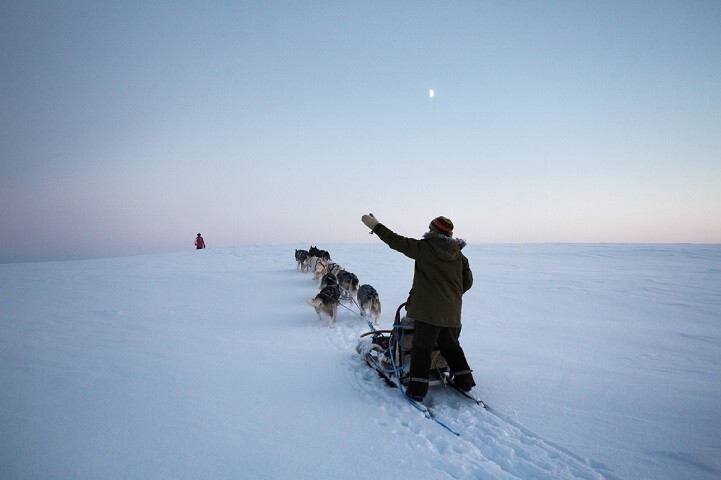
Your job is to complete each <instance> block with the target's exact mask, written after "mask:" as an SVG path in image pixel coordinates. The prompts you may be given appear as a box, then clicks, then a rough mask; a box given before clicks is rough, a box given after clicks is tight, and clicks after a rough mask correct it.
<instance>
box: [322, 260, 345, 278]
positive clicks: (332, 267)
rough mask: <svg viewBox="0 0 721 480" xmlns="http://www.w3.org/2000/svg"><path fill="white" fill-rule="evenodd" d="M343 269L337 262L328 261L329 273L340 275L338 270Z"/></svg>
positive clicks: (327, 269) (327, 268)
mask: <svg viewBox="0 0 721 480" xmlns="http://www.w3.org/2000/svg"><path fill="white" fill-rule="evenodd" d="M341 270H344V268H343V267H341V266H340V265H338V264H337V263H335V262H328V266H327V267H326V271H327V272H328V273H332V274H333V275H338V272H340V271H341Z"/></svg>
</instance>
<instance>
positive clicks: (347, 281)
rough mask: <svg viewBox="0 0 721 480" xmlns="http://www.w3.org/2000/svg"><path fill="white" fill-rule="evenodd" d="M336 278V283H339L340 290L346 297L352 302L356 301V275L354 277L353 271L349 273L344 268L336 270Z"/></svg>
mask: <svg viewBox="0 0 721 480" xmlns="http://www.w3.org/2000/svg"><path fill="white" fill-rule="evenodd" d="M336 278H337V279H338V285H340V288H341V290H343V291H344V292H345V294H346V295H347V297H349V298H350V299H351V300H352V301H353V302H355V303H358V283H359V282H358V277H356V275H355V273H350V272H348V271H346V270H341V271H340V272H338V275H336Z"/></svg>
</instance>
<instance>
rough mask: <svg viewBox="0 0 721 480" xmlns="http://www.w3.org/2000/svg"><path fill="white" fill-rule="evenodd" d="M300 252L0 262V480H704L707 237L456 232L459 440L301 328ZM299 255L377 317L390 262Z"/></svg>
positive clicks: (712, 287) (713, 457) (716, 348)
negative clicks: (351, 289) (355, 284)
mask: <svg viewBox="0 0 721 480" xmlns="http://www.w3.org/2000/svg"><path fill="white" fill-rule="evenodd" d="M307 247H308V245H282V246H277V245H275V246H252V247H243V248H229V249H209V250H205V251H191V252H181V253H172V254H165V255H150V256H137V257H127V258H113V259H102V260H88V261H74V262H54V263H53V262H50V263H36V264H5V265H0V478H2V479H16V478H17V479H26V478H27V479H52V478H123V479H126V478H173V479H182V478H193V479H195V478H288V479H317V478H337V479H340V478H348V479H351V478H418V479H421V478H422V479H435V478H438V479H447V478H459V479H465V478H484V479H485V478H519V479H527V478H539V479H545V478H583V479H595V478H608V479H613V478H624V479H646V478H654V479H669V480H670V479H679V478H694V479H712V478H716V479H718V478H721V440H719V438H721V415H719V412H721V246H718V245H716V246H690V245H517V246H514V245H508V246H503V245H498V246H480V245H471V246H468V247H467V248H466V250H464V251H465V253H466V255H467V256H468V257H469V260H470V263H471V268H472V269H473V272H474V274H475V284H474V287H473V289H472V290H471V291H470V292H468V293H467V294H466V296H465V297H464V327H463V334H462V338H461V339H462V343H463V345H464V347H465V349H466V353H467V356H468V358H469V361H470V363H471V365H472V366H473V368H474V370H475V376H476V379H477V382H478V384H479V385H478V386H477V387H476V389H475V393H476V394H477V395H478V396H480V397H482V398H483V399H484V400H485V401H486V402H487V403H488V404H489V405H490V406H491V411H490V412H485V411H483V410H480V409H478V408H476V407H475V406H474V405H473V404H470V403H468V402H465V401H464V400H463V399H461V398H460V397H458V396H457V395H455V394H453V393H452V392H446V391H442V390H435V391H433V392H432V393H431V395H429V398H428V399H427V401H428V403H429V404H431V405H432V406H433V407H432V408H433V409H434V411H435V412H436V413H437V415H438V416H439V417H440V418H442V419H443V420H444V421H445V422H446V423H447V424H448V425H449V426H450V427H451V428H452V429H454V430H457V431H458V432H459V433H460V436H459V437H457V436H455V435H453V434H451V433H449V432H448V431H446V430H444V429H443V428H442V427H440V426H439V425H437V424H436V423H434V422H432V421H430V420H428V419H426V418H425V417H423V415H422V414H421V413H420V412H418V411H417V410H415V409H414V408H413V407H412V406H411V405H410V404H409V403H408V402H406V401H405V400H404V399H403V397H401V396H400V394H399V392H398V390H396V389H392V388H388V387H386V386H384V384H383V383H382V382H381V381H380V379H379V378H378V377H377V376H376V375H375V374H374V373H373V372H372V371H370V370H369V369H368V368H367V367H366V366H365V364H364V363H363V362H362V360H361V358H360V356H359V355H358V354H357V353H356V352H355V345H356V343H357V340H358V337H359V335H360V334H362V333H364V332H366V331H367V330H368V327H367V326H366V325H365V324H364V323H363V322H362V321H361V320H360V319H359V318H358V317H357V316H356V315H355V314H353V313H352V312H350V311H348V310H345V309H343V308H341V309H340V319H339V321H338V324H337V326H336V328H334V329H329V328H328V327H327V325H326V324H325V323H322V322H319V321H318V320H317V317H316V316H315V312H314V311H313V310H312V309H311V308H310V307H309V306H308V305H307V304H306V299H307V298H308V297H312V296H314V295H315V293H316V292H317V288H316V286H315V284H314V283H313V280H312V279H311V276H310V275H308V274H303V273H300V272H298V271H296V265H295V261H294V258H293V253H294V249H295V248H307ZM319 247H321V248H326V249H328V250H329V251H330V252H331V254H332V256H333V258H334V260H335V261H337V262H339V263H341V264H342V265H344V266H345V267H346V269H348V270H349V271H352V272H354V273H356V274H357V275H358V277H359V278H360V280H361V283H370V284H372V285H374V286H375V287H376V289H378V291H379V292H380V295H381V300H382V302H383V308H384V314H383V319H382V321H381V325H382V327H388V326H390V324H391V323H392V315H393V313H394V311H395V308H396V307H397V306H398V304H400V303H401V302H403V301H404V300H405V296H406V294H407V291H408V288H409V285H410V280H411V275H412V262H411V261H410V260H409V259H407V258H406V257H403V256H402V255H400V254H397V253H396V252H393V251H391V250H389V249H388V248H387V247H385V246H384V245H382V244H380V242H379V243H378V244H360V245H319Z"/></svg>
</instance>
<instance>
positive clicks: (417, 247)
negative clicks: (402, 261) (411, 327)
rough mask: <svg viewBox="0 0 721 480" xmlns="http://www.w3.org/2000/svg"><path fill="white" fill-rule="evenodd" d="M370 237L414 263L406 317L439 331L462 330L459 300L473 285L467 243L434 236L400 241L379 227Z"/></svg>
mask: <svg viewBox="0 0 721 480" xmlns="http://www.w3.org/2000/svg"><path fill="white" fill-rule="evenodd" d="M373 233H375V234H376V235H378V238H380V239H381V240H383V242H385V243H386V244H388V246H389V247H391V248H392V249H393V250H396V251H399V252H401V253H402V254H404V255H405V256H407V257H409V258H412V259H413V260H415V261H416V262H415V268H414V271H413V286H412V287H411V291H410V293H409V294H408V303H407V305H406V312H407V315H408V317H410V318H412V319H413V320H418V321H421V322H424V323H428V324H430V325H436V326H439V327H460V326H461V305H462V301H461V297H462V296H463V294H464V293H465V292H466V291H467V290H468V289H470V288H471V285H473V274H472V273H471V269H470V267H469V265H468V259H467V258H466V257H465V255H463V253H461V249H462V248H463V247H465V246H466V242H465V241H463V240H461V239H457V238H450V237H446V236H444V235H440V234H437V233H435V232H428V233H426V234H425V235H424V236H423V239H421V240H416V239H413V238H407V237H403V236H401V235H398V234H397V233H394V232H392V231H391V230H390V229H389V228H388V227H386V226H385V225H383V224H382V223H379V224H378V225H376V226H375V228H373Z"/></svg>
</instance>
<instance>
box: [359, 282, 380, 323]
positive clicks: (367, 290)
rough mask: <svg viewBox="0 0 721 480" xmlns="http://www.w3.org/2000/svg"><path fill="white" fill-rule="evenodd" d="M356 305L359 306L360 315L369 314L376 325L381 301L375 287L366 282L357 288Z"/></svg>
mask: <svg viewBox="0 0 721 480" xmlns="http://www.w3.org/2000/svg"><path fill="white" fill-rule="evenodd" d="M358 307H360V312H361V317H365V316H366V315H370V316H372V317H373V323H375V324H376V325H378V319H379V318H380V316H381V301H380V299H379V298H378V292H377V291H376V289H375V288H373V287H372V286H370V285H368V284H364V285H361V286H360V287H359V288H358Z"/></svg>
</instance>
